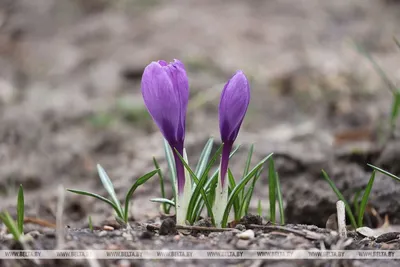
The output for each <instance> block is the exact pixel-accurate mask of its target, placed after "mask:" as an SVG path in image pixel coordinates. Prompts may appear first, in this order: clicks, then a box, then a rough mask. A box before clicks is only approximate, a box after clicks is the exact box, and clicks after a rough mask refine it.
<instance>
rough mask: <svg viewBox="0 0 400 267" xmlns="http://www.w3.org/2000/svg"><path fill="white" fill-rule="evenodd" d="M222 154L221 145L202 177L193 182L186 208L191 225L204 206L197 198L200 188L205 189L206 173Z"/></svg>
mask: <svg viewBox="0 0 400 267" xmlns="http://www.w3.org/2000/svg"><path fill="white" fill-rule="evenodd" d="M221 152H222V145H221V146H220V147H219V148H218V149H217V151H216V152H215V153H214V155H213V157H212V158H211V160H210V161H209V162H208V164H207V166H206V169H205V170H204V172H203V175H202V176H201V178H200V180H195V181H194V182H195V186H194V189H193V192H192V196H191V198H190V201H189V206H188V216H187V219H188V220H189V222H190V223H193V222H194V221H195V220H196V218H197V217H198V216H199V214H200V213H201V210H202V209H203V207H204V204H205V203H203V204H201V203H200V202H201V198H199V195H200V188H203V189H206V188H207V187H205V186H203V185H204V184H206V185H207V179H208V173H209V171H210V169H211V167H212V166H213V164H214V163H215V161H216V160H217V159H218V157H219V156H220V155H221Z"/></svg>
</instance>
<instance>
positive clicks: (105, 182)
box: [97, 164, 122, 213]
mask: <svg viewBox="0 0 400 267" xmlns="http://www.w3.org/2000/svg"><path fill="white" fill-rule="evenodd" d="M97 172H98V173H99V176H100V180H101V182H102V184H103V186H104V188H105V189H106V191H107V193H108V194H109V195H110V197H111V200H112V201H113V202H114V203H115V205H116V206H117V207H118V209H119V211H120V213H122V207H121V203H120V202H119V200H118V197H117V194H116V193H115V189H114V185H113V184H112V182H111V180H110V178H109V177H108V175H107V173H106V171H105V170H104V169H103V167H101V165H100V164H97Z"/></svg>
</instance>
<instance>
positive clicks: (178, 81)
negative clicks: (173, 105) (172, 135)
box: [164, 59, 189, 138]
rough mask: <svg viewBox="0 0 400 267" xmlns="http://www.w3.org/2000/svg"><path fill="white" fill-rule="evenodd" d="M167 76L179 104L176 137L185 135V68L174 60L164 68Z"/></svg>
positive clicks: (187, 86)
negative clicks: (178, 122)
mask: <svg viewBox="0 0 400 267" xmlns="http://www.w3.org/2000/svg"><path fill="white" fill-rule="evenodd" d="M164 68H165V70H166V71H167V73H168V75H169V76H170V78H171V81H172V84H173V87H174V89H175V90H176V92H177V94H178V97H179V102H180V108H181V111H180V115H181V116H180V127H179V129H178V135H181V136H183V138H184V135H185V123H186V112H187V105H188V102H189V81H188V77H187V74H186V70H185V67H184V65H183V63H182V62H180V61H179V60H176V59H175V60H174V62H173V63H170V64H169V65H167V66H165V67H164Z"/></svg>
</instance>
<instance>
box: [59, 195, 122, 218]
mask: <svg viewBox="0 0 400 267" xmlns="http://www.w3.org/2000/svg"><path fill="white" fill-rule="evenodd" d="M67 191H69V192H72V193H75V194H78V195H83V196H89V197H94V198H97V199H98V200H101V201H103V202H105V203H107V204H108V205H110V206H111V207H113V209H114V210H115V212H116V213H117V215H118V217H120V218H123V216H122V213H121V210H120V209H118V207H117V205H115V203H114V202H112V201H111V200H109V199H107V198H105V197H103V196H100V195H98V194H95V193H90V192H86V191H81V190H75V189H67Z"/></svg>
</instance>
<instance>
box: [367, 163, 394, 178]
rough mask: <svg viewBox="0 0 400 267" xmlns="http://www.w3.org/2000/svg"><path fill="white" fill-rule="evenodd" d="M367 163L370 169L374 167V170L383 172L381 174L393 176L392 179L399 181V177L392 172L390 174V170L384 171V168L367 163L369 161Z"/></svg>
mask: <svg viewBox="0 0 400 267" xmlns="http://www.w3.org/2000/svg"><path fill="white" fill-rule="evenodd" d="M367 165H368V166H370V167H371V168H372V169H374V170H376V171H378V172H380V173H383V174H385V175H387V176H389V177H390V178H393V179H395V180H397V181H400V178H399V177H397V176H396V175H394V174H391V173H390V172H387V171H385V170H383V169H381V168H378V167H376V166H374V165H372V164H369V163H367Z"/></svg>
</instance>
